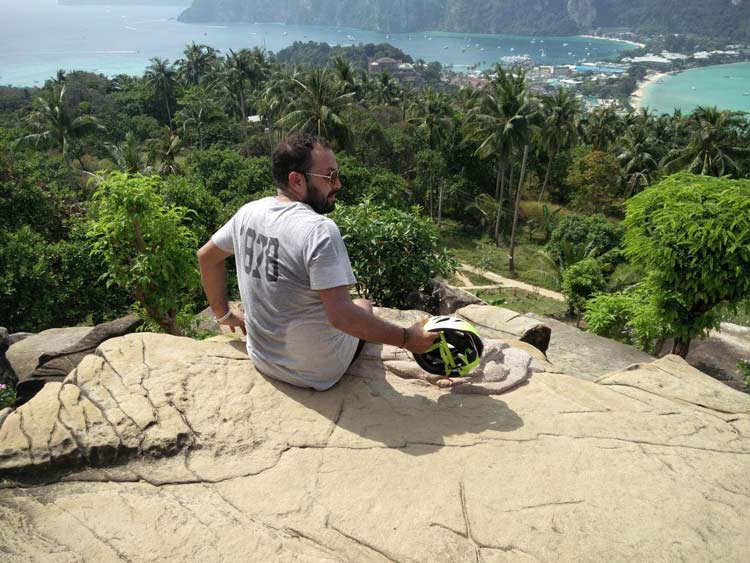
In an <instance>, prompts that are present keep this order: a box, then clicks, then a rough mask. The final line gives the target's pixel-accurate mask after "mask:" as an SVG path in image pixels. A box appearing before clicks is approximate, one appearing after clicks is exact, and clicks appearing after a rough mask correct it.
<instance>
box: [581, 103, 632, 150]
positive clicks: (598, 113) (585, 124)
mask: <svg viewBox="0 0 750 563" xmlns="http://www.w3.org/2000/svg"><path fill="white" fill-rule="evenodd" d="M621 128H622V124H621V122H620V118H619V116H618V115H617V111H616V110H615V108H614V107H612V106H607V107H598V108H596V109H594V110H593V111H591V112H588V113H587V114H585V115H584V116H583V117H582V118H581V120H580V121H579V135H580V136H581V137H582V138H583V140H584V141H585V143H586V144H587V145H591V147H592V148H593V149H594V150H597V151H606V150H607V148H608V147H609V144H610V143H611V142H612V141H614V140H615V139H616V138H617V135H618V134H619V132H620V131H621Z"/></svg>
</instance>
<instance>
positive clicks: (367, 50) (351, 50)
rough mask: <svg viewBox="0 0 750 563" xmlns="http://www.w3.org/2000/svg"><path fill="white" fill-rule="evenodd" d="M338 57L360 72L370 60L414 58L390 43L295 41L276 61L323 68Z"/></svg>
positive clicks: (278, 55)
mask: <svg viewBox="0 0 750 563" xmlns="http://www.w3.org/2000/svg"><path fill="white" fill-rule="evenodd" d="M336 57H343V58H344V59H346V60H348V61H349V62H350V63H351V64H352V65H353V66H354V67H356V68H358V69H360V70H367V61H368V60H370V59H373V60H374V59H379V58H382V57H390V58H392V59H396V60H400V61H404V62H412V58H411V57H410V56H409V55H407V54H406V53H404V52H403V51H402V50H401V49H398V48H397V47H394V46H393V45H390V44H388V43H379V44H377V45H376V44H374V43H367V44H365V45H363V44H361V43H360V44H359V45H352V46H349V47H343V46H341V45H335V46H331V45H329V44H328V43H318V42H316V41H308V42H307V43H304V42H302V41H295V42H294V43H292V44H291V45H290V46H289V47H286V48H284V49H282V50H281V51H279V52H278V53H276V60H277V61H278V62H280V63H287V64H294V65H298V66H303V67H308V66H309V67H323V66H326V64H328V63H329V62H331V60H332V59H334V58H336Z"/></svg>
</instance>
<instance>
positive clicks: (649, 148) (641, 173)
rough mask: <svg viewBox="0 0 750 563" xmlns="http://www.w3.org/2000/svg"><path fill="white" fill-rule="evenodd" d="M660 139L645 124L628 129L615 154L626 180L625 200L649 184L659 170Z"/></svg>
mask: <svg viewBox="0 0 750 563" xmlns="http://www.w3.org/2000/svg"><path fill="white" fill-rule="evenodd" d="M660 152H662V141H661V137H658V136H657V134H656V133H655V131H654V129H652V128H650V127H649V126H647V125H645V124H635V125H633V126H631V127H630V129H629V130H628V133H627V135H625V137H624V138H623V140H622V143H621V146H620V147H619V150H618V152H617V160H618V162H619V163H620V167H621V168H622V172H623V175H624V177H625V179H626V182H627V184H626V186H625V192H624V195H625V197H626V198H628V197H630V196H631V195H633V194H636V193H638V192H639V191H640V190H641V188H644V187H646V186H648V185H650V183H651V179H652V177H653V175H654V173H655V172H656V171H657V170H658V168H659V160H660Z"/></svg>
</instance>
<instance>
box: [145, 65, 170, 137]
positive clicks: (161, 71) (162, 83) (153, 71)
mask: <svg viewBox="0 0 750 563" xmlns="http://www.w3.org/2000/svg"><path fill="white" fill-rule="evenodd" d="M150 62H151V64H150V65H149V67H148V68H147V69H146V72H145V74H144V78H145V79H146V86H147V87H148V88H149V89H150V90H151V93H152V94H153V95H154V96H156V97H157V98H158V99H159V100H161V101H162V103H163V104H164V107H165V108H166V110H167V120H168V123H169V126H170V127H172V105H173V100H174V97H175V90H176V89H177V80H176V77H177V71H176V70H175V69H174V66H173V65H172V64H170V62H169V60H168V59H160V58H159V57H154V58H152V59H151V61H150Z"/></svg>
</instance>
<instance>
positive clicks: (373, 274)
mask: <svg viewBox="0 0 750 563" xmlns="http://www.w3.org/2000/svg"><path fill="white" fill-rule="evenodd" d="M333 218H334V220H335V221H336V224H337V225H338V226H339V229H340V230H341V233H342V235H343V237H344V240H345V241H346V246H347V250H348V251H349V257H350V259H351V263H352V268H353V270H354V273H355V275H356V276H357V280H358V282H359V283H358V286H359V289H360V293H361V294H362V295H364V296H365V297H368V298H370V299H373V300H374V301H375V302H376V303H378V304H380V305H382V306H384V307H396V308H399V307H400V308H403V307H404V306H406V303H407V296H408V295H409V293H410V292H412V291H415V290H421V289H424V288H425V287H426V286H427V283H428V282H429V281H430V280H431V279H432V278H435V277H438V276H442V277H447V276H449V275H451V274H452V273H453V272H454V271H455V270H456V268H457V263H456V262H455V260H453V259H452V257H451V256H450V255H449V254H448V252H447V251H446V250H445V249H443V248H440V247H439V244H438V242H439V240H438V233H437V230H436V229H435V227H434V225H432V223H430V222H429V221H427V220H425V219H424V218H422V217H421V216H420V214H419V211H418V209H413V210H412V211H411V212H406V211H401V210H398V209H393V208H390V207H387V206H385V205H382V204H377V203H374V202H372V201H370V200H367V199H366V200H364V201H362V202H361V203H359V204H357V205H351V206H344V205H341V206H339V207H338V208H337V209H336V212H335V215H334V217H333Z"/></svg>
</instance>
